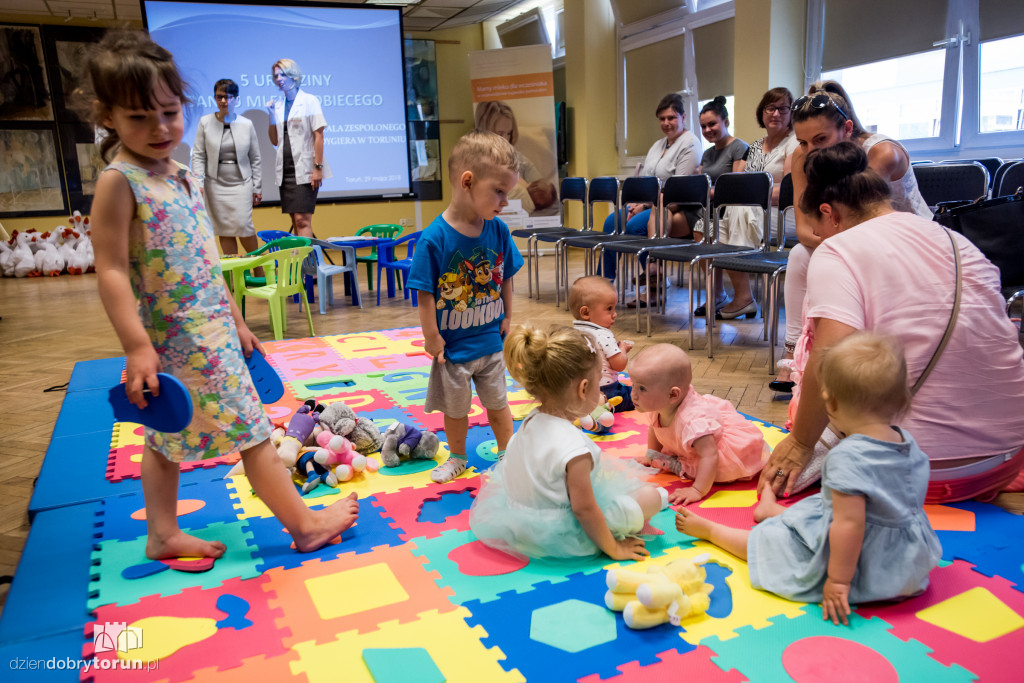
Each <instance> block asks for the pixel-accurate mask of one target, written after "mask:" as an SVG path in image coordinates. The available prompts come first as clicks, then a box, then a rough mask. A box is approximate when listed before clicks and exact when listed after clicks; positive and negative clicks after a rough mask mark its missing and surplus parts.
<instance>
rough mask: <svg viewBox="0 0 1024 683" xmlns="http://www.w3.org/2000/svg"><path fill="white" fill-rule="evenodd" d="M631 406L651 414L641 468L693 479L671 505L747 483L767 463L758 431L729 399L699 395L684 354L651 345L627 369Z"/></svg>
mask: <svg viewBox="0 0 1024 683" xmlns="http://www.w3.org/2000/svg"><path fill="white" fill-rule="evenodd" d="M629 376H630V378H631V379H632V380H633V404H634V405H635V406H636V409H637V410H639V411H640V412H642V413H650V418H649V419H650V425H651V427H650V430H649V431H648V451H647V454H646V455H645V456H644V457H643V458H642V463H643V464H645V465H654V466H655V467H660V468H661V469H663V470H666V471H668V472H672V473H673V474H675V475H676V476H678V477H681V478H685V479H692V480H693V483H692V484H691V485H690V486H687V487H685V488H677V489H676V490H675V491H673V492H672V493H670V494H669V502H670V503H673V504H681V505H687V504H689V503H694V502H696V501H698V500H700V499H701V498H703V497H704V496H706V495H707V494H708V492H709V491H710V490H711V486H712V484H714V483H716V482H719V483H726V482H730V481H737V480H739V479H751V478H753V477H754V475H756V474H757V473H758V472H760V471H761V468H762V467H763V466H764V463H765V461H766V460H767V459H768V453H769V451H768V444H766V443H765V442H764V437H763V436H762V435H761V430H760V429H758V428H757V426H756V425H754V423H752V422H750V421H748V420H746V419H744V417H743V416H742V415H740V414H739V413H738V412H736V408H735V407H733V405H732V404H731V403H729V402H728V401H726V400H724V399H721V398H718V397H717V396H702V395H700V394H698V393H697V392H696V390H694V388H693V386H692V385H691V384H690V381H691V379H692V377H693V371H692V370H691V369H690V359H689V357H687V355H686V352H685V351H683V350H682V349H680V348H679V347H678V346H673V345H672V344H655V345H654V346H651V347H648V348H646V349H644V350H643V352H641V353H640V354H639V355H638V356H637V357H636V358H634V359H633V361H632V362H631V363H630V365H629Z"/></svg>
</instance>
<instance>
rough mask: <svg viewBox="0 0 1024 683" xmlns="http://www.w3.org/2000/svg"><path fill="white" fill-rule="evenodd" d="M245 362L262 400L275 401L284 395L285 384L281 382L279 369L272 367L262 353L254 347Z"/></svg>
mask: <svg viewBox="0 0 1024 683" xmlns="http://www.w3.org/2000/svg"><path fill="white" fill-rule="evenodd" d="M245 364H246V366H248V368H249V375H250V376H251V377H252V383H253V384H255V385H256V393H257V394H259V397H260V400H261V401H263V402H264V403H273V402H274V401H278V400H280V399H281V397H282V396H284V384H282V383H281V378H280V377H279V376H278V374H277V370H275V369H274V368H273V367H271V365H270V363H268V362H267V359H266V358H264V357H263V354H262V353H260V352H259V351H257V350H256V349H253V350H252V355H250V356H249V357H248V358H246V359H245Z"/></svg>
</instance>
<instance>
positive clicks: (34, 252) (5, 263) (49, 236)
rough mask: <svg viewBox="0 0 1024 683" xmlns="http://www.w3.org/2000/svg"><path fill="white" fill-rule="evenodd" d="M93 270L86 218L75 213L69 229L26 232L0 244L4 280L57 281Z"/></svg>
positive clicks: (0, 268) (14, 234)
mask: <svg viewBox="0 0 1024 683" xmlns="http://www.w3.org/2000/svg"><path fill="white" fill-rule="evenodd" d="M93 270H94V266H93V248H92V238H91V232H90V230H89V218H88V217H87V216H86V217H83V216H82V214H81V212H79V211H75V213H74V215H73V216H71V227H67V226H64V225H62V226H59V227H57V228H54V229H53V230H47V231H46V232H39V231H38V230H35V229H32V230H26V231H25V232H18V231H17V230H15V231H14V232H13V233H12V234H11V239H10V241H7V242H0V273H2V274H3V276H4V277H43V276H50V277H56V276H57V275H60V274H61V273H65V272H66V273H68V274H69V275H81V274H82V273H88V272H91V271H93Z"/></svg>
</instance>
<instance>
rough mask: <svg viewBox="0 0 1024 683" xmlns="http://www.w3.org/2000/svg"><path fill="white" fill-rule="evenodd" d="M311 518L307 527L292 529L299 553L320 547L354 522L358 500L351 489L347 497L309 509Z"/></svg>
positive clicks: (357, 509)
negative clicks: (321, 508)
mask: <svg viewBox="0 0 1024 683" xmlns="http://www.w3.org/2000/svg"><path fill="white" fill-rule="evenodd" d="M310 512H311V513H312V515H313V516H312V518H311V520H310V522H309V528H306V529H303V530H302V531H298V532H296V531H292V530H290V529H289V531H290V532H291V535H292V538H293V539H295V548H296V549H297V550H298V551H299V552H301V553H308V552H312V551H314V550H317V549H319V548H322V547H323V546H325V545H326V544H327V542H328V541H330V540H331V539H332V538H334V537H336V536H338V535H340V534H341V533H342V532H343V531H345V529H348V528H349V527H350V526H352V525H353V524H355V523H356V518H357V517H358V516H359V501H358V500H357V499H356V494H355V492H354V491H353V492H352V493H350V494H349V495H348V497H346V498H343V499H342V500H339V501H338V502H337V503H334V504H333V505H330V506H329V507H326V508H324V509H323V510H310Z"/></svg>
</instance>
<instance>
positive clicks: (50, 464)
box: [28, 391, 142, 520]
mask: <svg viewBox="0 0 1024 683" xmlns="http://www.w3.org/2000/svg"><path fill="white" fill-rule="evenodd" d="M76 395H77V396H83V395H92V396H93V398H94V400H96V401H97V402H98V403H102V404H103V405H104V406H106V407H107V408H109V407H110V404H109V403H107V401H106V392H105V391H99V392H96V391H81V392H78V393H77V394H69V395H68V398H70V397H71V396H76ZM68 398H65V399H64V403H65V405H67V401H68ZM63 417H64V409H63V408H62V409H61V419H63ZM111 420H112V418H111ZM111 423H112V422H109V421H108V422H107V423H106V429H105V430H104V431H94V432H89V433H86V434H79V435H69V436H63V437H55V438H53V439H51V440H50V446H49V447H48V448H47V449H46V457H45V458H43V465H42V467H41V468H40V469H39V479H38V480H37V481H36V487H35V490H33V491H32V499H31V500H30V501H29V503H28V516H29V519H30V520H34V519H35V517H36V515H37V514H38V513H39V512H41V511H44V510H51V509H53V508H59V507H65V506H69V505H77V504H80V503H86V502H90V501H97V500H101V499H103V498H106V497H108V496H118V495H122V494H125V493H138V492H141V491H142V483H141V482H140V481H139V480H138V479H125V480H123V481H121V482H118V483H113V482H109V481H107V476H106V475H107V455H108V454H109V453H110V430H111ZM57 425H58V427H59V426H60V422H59V421H58V422H57Z"/></svg>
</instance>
